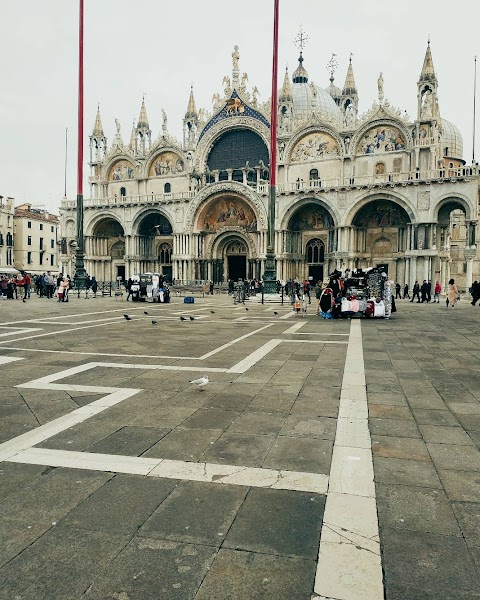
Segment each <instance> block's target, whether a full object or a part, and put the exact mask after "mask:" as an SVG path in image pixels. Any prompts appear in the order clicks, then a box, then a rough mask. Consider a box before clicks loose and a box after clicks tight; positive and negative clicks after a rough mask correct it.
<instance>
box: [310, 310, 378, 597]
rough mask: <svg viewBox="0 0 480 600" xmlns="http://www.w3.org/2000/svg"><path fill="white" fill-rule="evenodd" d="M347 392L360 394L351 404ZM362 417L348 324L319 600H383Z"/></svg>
mask: <svg viewBox="0 0 480 600" xmlns="http://www.w3.org/2000/svg"><path fill="white" fill-rule="evenodd" d="M352 386H354V388H357V389H359V390H362V392H363V393H362V394H359V395H358V397H357V398H358V399H355V401H353V400H352ZM367 417H368V406H367V396H366V388H365V368H364V362H363V347H362V333H361V325H360V321H356V320H355V321H354V320H352V321H351V324H350V338H349V342H348V348H347V356H346V360H345V367H344V377H343V381H342V390H341V395H340V406H339V418H338V420H337V431H336V435H335V443H334V446H333V455H332V463H331V467H330V477H329V485H328V492H327V501H326V504H325V513H324V517H323V524H322V532H321V537H320V548H319V553H318V564H317V572H316V576H315V586H314V591H315V593H316V594H318V595H319V596H320V597H322V598H323V597H326V598H341V599H342V600H360V599H367V598H368V600H383V598H384V588H383V574H382V563H381V556H380V540H379V533H378V517H377V506H376V500H375V484H374V481H373V456H372V447H371V440H370V433H369V430H368V418H367Z"/></svg>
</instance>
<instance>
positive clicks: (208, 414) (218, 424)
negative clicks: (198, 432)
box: [179, 408, 240, 429]
mask: <svg viewBox="0 0 480 600" xmlns="http://www.w3.org/2000/svg"><path fill="white" fill-rule="evenodd" d="M239 415H240V413H239V412H234V411H231V410H221V409H218V408H216V409H205V408H200V409H199V410H197V411H196V412H195V413H193V415H192V416H190V417H188V418H187V419H185V420H184V421H182V423H181V424H180V425H179V429H226V428H227V427H229V426H230V425H231V424H232V423H233V421H235V419H236V418H237V417H238V416H239Z"/></svg>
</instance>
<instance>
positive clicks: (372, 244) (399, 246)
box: [352, 200, 411, 278]
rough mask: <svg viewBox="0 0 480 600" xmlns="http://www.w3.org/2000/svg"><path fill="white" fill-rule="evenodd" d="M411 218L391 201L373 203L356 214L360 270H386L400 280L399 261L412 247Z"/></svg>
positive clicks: (375, 201)
mask: <svg viewBox="0 0 480 600" xmlns="http://www.w3.org/2000/svg"><path fill="white" fill-rule="evenodd" d="M410 222H411V221H410V217H409V216H408V214H407V212H406V211H405V209H403V208H402V207H401V206H400V205H399V204H397V203H396V202H393V201H391V200H372V201H371V202H368V203H367V204H365V205H364V206H362V208H360V210H359V211H358V212H357V213H356V215H355V216H354V218H353V222H352V224H353V226H354V228H355V247H354V251H355V252H356V254H357V256H358V257H359V264H358V266H360V267H372V266H373V267H375V266H382V267H383V268H384V269H385V271H386V272H387V273H388V274H389V276H390V277H392V278H396V277H397V273H396V261H397V259H398V258H402V257H403V255H404V252H405V250H406V249H407V247H408V245H407V244H408V235H407V226H408V225H409V224H410Z"/></svg>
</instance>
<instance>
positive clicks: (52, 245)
mask: <svg viewBox="0 0 480 600" xmlns="http://www.w3.org/2000/svg"><path fill="white" fill-rule="evenodd" d="M50 248H55V240H50Z"/></svg>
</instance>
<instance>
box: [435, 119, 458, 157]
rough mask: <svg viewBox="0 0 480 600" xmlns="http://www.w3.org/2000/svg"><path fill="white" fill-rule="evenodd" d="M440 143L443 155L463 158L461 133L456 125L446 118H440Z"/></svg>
mask: <svg viewBox="0 0 480 600" xmlns="http://www.w3.org/2000/svg"><path fill="white" fill-rule="evenodd" d="M440 143H441V146H442V152H443V153H444V155H445V156H448V157H449V158H460V159H462V158H463V138H462V134H461V133H460V130H459V129H458V127H457V126H456V125H454V124H453V123H450V121H447V120H446V119H442V131H441V135H440Z"/></svg>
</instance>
